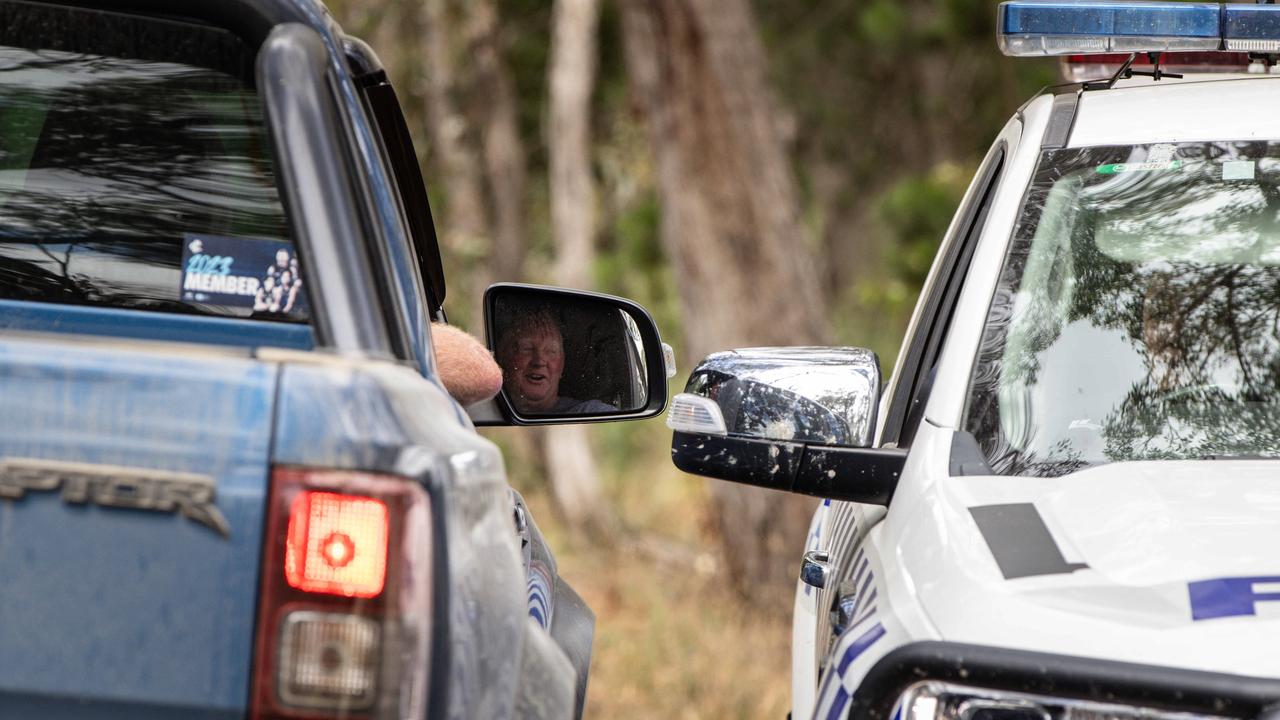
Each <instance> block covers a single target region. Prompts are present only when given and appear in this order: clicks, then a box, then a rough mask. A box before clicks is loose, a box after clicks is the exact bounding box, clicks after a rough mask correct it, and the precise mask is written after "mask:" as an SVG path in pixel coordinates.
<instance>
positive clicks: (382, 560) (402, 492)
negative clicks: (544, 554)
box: [251, 467, 432, 720]
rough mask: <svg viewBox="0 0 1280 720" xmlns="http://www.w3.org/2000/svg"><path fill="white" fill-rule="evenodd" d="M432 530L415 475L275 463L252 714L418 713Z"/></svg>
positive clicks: (304, 718)
mask: <svg viewBox="0 0 1280 720" xmlns="http://www.w3.org/2000/svg"><path fill="white" fill-rule="evenodd" d="M431 531H432V528H431V507H430V498H429V496H428V495H427V493H426V491H425V490H424V489H423V488H422V486H421V485H419V484H418V483H417V482H414V481H412V480H408V479H405V478H400V477H394V476H388V475H378V474H372V473H362V472H348V471H334V470H312V469H306V468H289V467H281V468H275V469H274V470H273V472H272V475H271V490H270V499H269V500H268V516H267V527H266V535H265V537H264V541H263V562H262V578H261V587H260V591H259V598H258V625H257V635H256V638H255V651H254V675H253V691H252V693H253V694H252V708H251V717H252V718H254V719H255V720H275V719H277V718H281V719H283V718H288V719H290V720H309V719H312V718H314V719H316V720H320V719H322V718H323V719H326V720H327V719H330V718H351V719H353V720H363V719H367V720H388V719H391V718H421V717H423V715H424V714H425V711H426V698H427V691H428V688H427V687H426V685H427V680H428V677H429V672H428V670H429V667H428V663H429V647H430V635H431V625H430V623H431V617H432V612H431V610H432V608H431V575H432V532H431Z"/></svg>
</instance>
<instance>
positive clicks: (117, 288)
mask: <svg viewBox="0 0 1280 720" xmlns="http://www.w3.org/2000/svg"><path fill="white" fill-rule="evenodd" d="M0 57H2V58H3V60H0V64H2V65H3V67H4V68H5V70H6V71H7V72H6V73H5V76H4V77H3V78H0V126H3V127H4V128H5V132H4V133H0V135H3V137H2V138H0V294H3V295H4V296H6V297H13V298H21V299H38V300H46V301H53V302H63V303H95V304H98V303H106V304H110V305H113V306H118V307H119V306H123V307H134V308H147V309H164V310H169V311H178V312H191V311H192V309H191V308H189V307H188V306H185V305H183V304H182V303H180V302H179V301H178V296H179V285H180V277H181V276H180V267H179V266H180V263H181V259H182V251H183V245H184V242H183V239H184V234H185V233H192V232H195V233H205V234H211V235H234V236H241V237H261V238H283V237H286V231H285V222H284V215H283V210H282V209H281V206H280V203H279V199H278V197H277V194H276V189H275V186H274V183H273V179H272V169H271V164H270V158H269V155H268V149H267V147H266V146H265V142H266V141H265V138H264V136H263V130H262V127H261V119H260V110H259V108H258V106H257V100H256V98H254V96H253V95H252V94H251V93H250V92H249V91H247V90H246V89H245V87H244V85H243V84H242V83H240V82H239V81H237V80H235V79H233V78H231V77H228V76H224V75H220V74H218V73H214V72H211V71H206V70H201V69H197V68H191V67H186V66H181V65H174V64H166V63H150V62H143V61H136V60H119V59H114V58H102V57H89V56H70V55H67V54H65V53H32V52H29V51H19V50H11V49H0ZM51 78H52V79H51ZM138 265H144V266H149V267H150V268H151V269H152V270H153V271H152V272H131V271H130V268H135V269H137V268H136V266H138ZM154 270H167V271H169V272H168V273H167V274H160V273H156V272H154ZM170 276H171V278H172V281H171V282H165V283H164V284H158V283H157V281H156V280H155V278H157V277H170Z"/></svg>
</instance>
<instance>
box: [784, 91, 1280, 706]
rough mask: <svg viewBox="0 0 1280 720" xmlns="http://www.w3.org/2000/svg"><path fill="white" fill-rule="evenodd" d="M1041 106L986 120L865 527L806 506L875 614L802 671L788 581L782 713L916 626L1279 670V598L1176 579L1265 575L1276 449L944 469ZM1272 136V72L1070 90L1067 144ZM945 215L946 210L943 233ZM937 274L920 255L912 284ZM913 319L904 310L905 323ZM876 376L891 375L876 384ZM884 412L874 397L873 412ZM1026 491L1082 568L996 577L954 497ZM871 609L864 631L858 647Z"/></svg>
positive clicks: (846, 680) (806, 629) (1030, 643)
mask: <svg viewBox="0 0 1280 720" xmlns="http://www.w3.org/2000/svg"><path fill="white" fill-rule="evenodd" d="M1051 105H1052V98H1050V97H1048V96H1044V97H1040V98H1038V99H1036V100H1034V101H1032V102H1031V103H1029V104H1028V105H1027V106H1026V107H1025V108H1024V110H1023V112H1022V113H1021V115H1020V116H1018V117H1015V118H1014V119H1013V120H1011V121H1010V123H1009V125H1007V126H1006V127H1005V129H1004V130H1003V131H1002V133H1001V138H1002V139H1003V140H1004V141H1005V142H1006V143H1008V145H1009V147H1010V149H1011V151H1012V152H1011V154H1010V155H1009V156H1008V159H1007V160H1006V164H1005V170H1004V174H1003V178H1002V179H1001V181H1000V186H999V189H998V192H997V196H996V199H995V201H994V204H993V205H992V208H991V210H990V214H989V216H988V221H987V224H986V227H985V228H984V230H983V232H982V235H981V237H980V239H979V243H978V246H977V248H976V249H975V254H974V259H973V263H972V265H971V268H970V271H969V275H968V277H967V278H966V282H965V286H964V289H963V291H962V293H961V296H960V299H959V304H958V306H957V311H956V313H955V315H954V320H953V326H952V328H951V330H950V333H949V335H948V337H947V340H946V342H945V345H944V347H943V350H942V354H941V357H940V361H939V368H938V374H937V377H936V379H935V382H934V389H933V392H932V394H931V396H930V399H929V405H928V407H927V409H926V414H925V416H926V421H925V422H923V423H921V426H920V428H919V430H918V431H917V434H916V437H915V440H914V442H913V444H912V449H911V454H910V455H909V457H908V459H907V464H906V466H905V469H904V472H903V476H902V479H901V480H900V482H899V485H898V488H897V492H896V494H895V495H894V499H893V502H892V504H891V506H890V508H889V509H888V512H887V514H885V515H884V516H883V518H884V519H883V520H879V517H880V516H879V515H878V513H879V512H883V511H882V510H881V509H875V510H872V509H871V508H866V510H867V511H868V512H869V513H877V514H871V515H870V521H871V522H874V523H875V524H874V526H872V527H870V529H869V530H868V531H866V533H865V535H864V536H863V539H862V540H861V541H860V542H859V543H857V545H856V547H849V548H840V549H836V548H827V547H826V546H824V545H823V542H824V540H825V538H826V535H827V534H828V530H829V528H828V524H829V521H830V518H831V516H832V514H833V510H834V508H836V507H839V505H840V503H833V504H832V506H831V509H828V508H827V507H826V506H825V505H824V506H823V507H822V508H820V509H819V511H818V513H817V514H816V515H815V517H814V522H813V526H812V527H811V529H810V534H809V539H808V541H807V546H806V549H815V548H821V549H829V550H831V551H833V552H834V551H837V550H838V551H839V552H849V553H853V552H859V551H860V552H865V554H866V556H867V558H868V561H869V566H870V568H871V575H873V576H874V580H873V581H872V582H871V584H870V588H869V589H868V592H870V591H872V590H874V591H875V592H876V598H877V599H876V601H875V604H876V609H875V613H874V615H873V616H871V617H870V618H869V619H868V620H866V621H865V622H863V623H859V624H856V625H855V626H854V627H853V628H851V629H850V630H849V631H848V632H846V633H845V634H844V635H843V636H841V637H840V638H839V639H838V640H837V641H836V644H835V647H834V648H833V650H832V651H831V653H830V655H829V656H828V667H835V666H837V665H838V664H839V663H840V661H841V659H842V658H849V657H854V658H855V659H853V660H852V661H851V662H848V664H847V666H846V667H845V668H844V670H843V672H841V673H837V672H828V673H825V674H824V677H818V676H817V673H816V672H815V668H814V662H813V659H814V653H815V652H818V653H820V652H821V649H822V648H823V647H825V645H826V643H827V642H828V639H827V638H818V637H815V635H816V633H817V632H818V626H819V623H818V618H819V617H820V616H821V615H822V614H825V613H826V612H827V610H828V608H825V607H823V608H819V607H817V606H816V602H815V599H814V596H812V595H806V593H805V592H804V587H803V585H799V586H798V589H797V594H796V605H795V607H796V613H795V622H794V625H793V661H792V665H793V675H792V683H793V697H792V716H793V717H795V718H805V717H821V718H825V717H827V713H828V712H829V711H830V710H831V708H832V706H833V704H837V705H838V703H837V701H838V700H839V697H840V695H841V692H842V689H843V693H845V694H846V695H847V693H850V692H852V690H853V689H855V688H856V687H857V686H858V682H859V681H860V679H861V678H862V676H863V675H864V674H865V673H866V672H867V670H869V669H870V667H871V666H872V665H873V664H874V663H875V661H876V660H878V659H879V658H880V657H882V656H883V655H884V654H885V653H887V652H889V651H890V650H892V649H894V648H895V647H898V646H900V645H902V644H905V643H908V642H913V641H918V640H948V641H957V642H966V643H975V644H982V645H993V646H1001V647H1011V648H1021V649H1027V650H1035V651H1040V652H1046V653H1055V654H1063V655H1075V656H1083V657H1098V658H1107V659H1113V660H1123V661H1128V662H1135V663H1144V664H1149V665H1158V666H1171V667H1179V668H1187V669H1195V670H1207V671H1217V672H1226V673H1233V674H1238V675H1252V676H1259V677H1270V678H1280V653H1277V652H1276V638H1280V602H1274V601H1271V602H1259V603H1256V605H1255V610H1256V614H1255V615H1249V616H1238V617H1224V618H1215V619H1211V620H1199V621H1197V620H1193V618H1192V614H1191V608H1190V599H1189V592H1188V583H1191V582H1196V581H1201V580H1209V579H1215V578H1227V577H1257V576H1265V577H1277V576H1280V551H1278V550H1277V548H1280V463H1274V462H1266V461H1230V462H1227V461H1181V462H1143V463H1113V464H1109V465H1104V466H1100V467H1095V468H1092V469H1088V470H1085V471H1081V472H1078V473H1075V474H1072V475H1068V476H1066V477H1062V478H1035V477H949V472H948V466H947V463H948V459H949V455H950V447H951V441H952V436H953V434H954V429H955V428H956V427H958V425H959V423H960V420H961V417H962V415H963V410H964V403H965V399H966V396H967V392H968V386H969V377H970V373H971V371H972V368H973V361H974V358H975V355H976V352H977V348H978V343H979V340H980V338H981V333H982V328H983V324H984V322H985V319H986V314H987V309H988V307H989V305H990V302H991V296H992V293H993V292H994V289H995V286H996V281H997V278H998V274H999V272H1000V269H1001V266H1002V264H1003V260H1004V255H1005V252H1006V249H1007V245H1008V243H1009V241H1010V238H1011V235H1012V229H1013V224H1014V222H1015V220H1016V218H1017V214H1018V212H1019V209H1020V205H1021V203H1022V198H1023V195H1024V193H1025V192H1026V189H1027V186H1028V184H1029V182H1030V179H1031V175H1032V172H1033V171H1034V168H1035V165H1036V163H1037V162H1038V159H1039V156H1040V153H1041V149H1040V145H1041V138H1042V136H1043V133H1044V131H1045V127H1046V125H1047V121H1048V116H1049V111H1050V108H1051ZM1276 138H1280V78H1277V77H1267V76H1254V77H1246V78H1243V79H1241V78H1239V77H1235V78H1231V79H1205V78H1202V77H1197V78H1195V79H1194V80H1192V79H1188V80H1187V81H1186V82H1181V83H1169V82H1164V83H1161V84H1156V83H1152V82H1151V81H1149V80H1147V81H1145V82H1143V81H1133V82H1128V83H1125V85H1124V86H1122V87H1117V88H1115V89H1112V90H1107V91H1095V92H1089V93H1084V94H1083V96H1082V98H1081V101H1080V104H1079V110H1078V114H1077V117H1076V122H1075V126H1074V128H1073V131H1072V134H1071V136H1070V139H1069V143H1068V144H1069V146H1070V147H1088V146H1096V145H1112V144H1119V145H1131V144H1146V143H1152V142H1187V141H1215V140H1265V139H1276ZM974 190H975V189H974V188H970V190H969V193H973V192H974ZM956 231H957V228H955V227H954V222H953V227H952V228H951V229H949V230H948V232H947V236H946V238H945V239H944V248H945V247H946V244H948V243H950V242H953V241H954V239H955V238H954V235H955V233H956ZM937 272H938V270H937V266H936V264H935V268H934V270H933V271H931V273H930V277H929V280H928V281H927V283H929V284H931V283H932V282H933V281H934V275H935V274H936V273H937ZM926 287H927V285H926ZM920 312H921V310H920V308H917V310H916V313H917V314H919V313H920ZM919 322H920V318H919V317H914V316H913V318H912V321H911V326H910V330H909V331H908V333H910V332H914V330H915V328H916V326H917V324H918V323H919ZM908 337H910V334H908ZM904 349H905V343H904ZM898 370H899V368H895V376H896V374H897V371H898ZM892 388H893V385H892V381H891V383H890V385H889V386H888V387H887V388H886V391H885V395H886V397H887V396H888V395H889V393H891V391H892ZM886 410H887V402H882V404H881V408H880V412H881V418H882V419H883V416H884V413H885V411H886ZM1024 502H1029V503H1034V504H1035V506H1036V508H1037V510H1038V511H1039V512H1040V514H1041V516H1042V517H1043V518H1044V520H1045V523H1046V525H1047V527H1048V529H1049V531H1050V533H1051V534H1052V535H1053V537H1054V540H1055V541H1056V542H1057V544H1058V545H1059V547H1060V548H1061V550H1062V552H1063V555H1064V557H1065V559H1066V560H1067V561H1068V562H1083V563H1087V564H1088V568H1086V569H1082V570H1077V571H1075V572H1072V573H1062V574H1057V575H1044V576H1039V577H1027V578H1019V579H1013V580H1006V579H1005V578H1004V577H1003V576H1002V574H1001V572H1000V570H999V568H998V567H997V565H996V563H995V559H994V557H993V555H992V553H991V550H990V548H989V547H988V546H987V544H986V541H985V540H984V539H983V537H982V535H981V534H980V532H979V530H978V527H977V525H976V523H975V522H974V521H973V519H972V517H971V515H970V513H969V508H971V507H975V506H982V505H991V504H1003V503H1024ZM877 520H879V521H878V522H876V521H877ZM840 580H841V578H835V579H834V582H839V581H840ZM1263 591H1266V592H1280V587H1276V588H1270V587H1267V588H1263V589H1259V590H1258V592H1263ZM876 625H878V626H879V628H880V631H879V633H880V634H879V635H877V636H876V637H877V638H878V639H876V640H875V641H874V642H873V643H871V644H869V645H867V646H866V647H865V648H861V649H860V648H859V647H857V645H858V643H859V641H860V640H864V639H865V638H866V637H868V635H867V633H868V632H869V630H868V629H869V628H872V627H873V626H876Z"/></svg>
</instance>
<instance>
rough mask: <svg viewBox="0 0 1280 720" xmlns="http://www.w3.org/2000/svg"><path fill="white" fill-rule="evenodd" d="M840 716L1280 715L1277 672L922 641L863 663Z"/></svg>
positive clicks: (1187, 718)
mask: <svg viewBox="0 0 1280 720" xmlns="http://www.w3.org/2000/svg"><path fill="white" fill-rule="evenodd" d="M848 717H849V718H851V719H853V718H857V719H858V720H862V719H864V718H870V719H872V720H889V719H890V718H898V719H900V720H979V719H980V720H1072V719H1076V720H1086V719H1087V720H1094V719H1095V718H1108V719H1109V720H1128V719H1129V718H1134V719H1135V720H1136V719H1137V718H1143V719H1145V720H1218V719H1219V718H1233V719H1246V718H1247V719H1250V720H1280V680H1271V679H1263V678H1253V677H1245V676H1240V675H1228V674H1223V673H1209V672H1200V671H1194V670H1181V669H1177V668H1168V667H1157V666H1152V665H1139V664H1132V663H1120V662H1111V661H1105V660H1097V659H1093V658H1081V657H1071V656H1062V655H1051V654H1045V653H1036V652H1027V651H1022V650H1011V649H1007V648H996V647H987V646H981V645H967V644H961V643H950V642H935V641H926V642H916V643H910V644H907V645H904V646H902V647H899V648H897V649H895V650H893V651H892V652H890V653H888V654H887V655H885V656H884V657H883V658H881V659H880V660H879V662H877V663H876V664H875V665H874V666H872V668H871V670H870V671H869V672H868V673H867V675H866V676H865V677H864V678H863V681H862V683H861V684H860V685H859V688H858V690H857V691H856V692H855V693H854V694H853V698H852V700H851V703H850V705H849V714H848Z"/></svg>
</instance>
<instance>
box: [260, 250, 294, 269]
mask: <svg viewBox="0 0 1280 720" xmlns="http://www.w3.org/2000/svg"><path fill="white" fill-rule="evenodd" d="M258 257H262V256H261V255H259V256H258ZM276 267H278V268H286V267H289V251H288V250H277V251H276Z"/></svg>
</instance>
